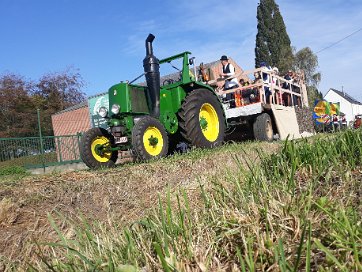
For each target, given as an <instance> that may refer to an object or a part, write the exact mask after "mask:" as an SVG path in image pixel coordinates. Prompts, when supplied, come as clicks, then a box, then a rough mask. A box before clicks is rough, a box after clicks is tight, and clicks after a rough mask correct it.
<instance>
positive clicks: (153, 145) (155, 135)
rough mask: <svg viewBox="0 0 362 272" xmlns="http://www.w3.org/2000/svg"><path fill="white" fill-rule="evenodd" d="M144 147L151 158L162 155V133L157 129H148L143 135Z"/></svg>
mask: <svg viewBox="0 0 362 272" xmlns="http://www.w3.org/2000/svg"><path fill="white" fill-rule="evenodd" d="M143 145H144V147H145V149H146V151H147V153H148V154H150V155H151V156H158V155H160V154H161V151H162V148H163V137H162V133H161V131H160V130H159V129H158V128H156V127H148V128H147V129H146V131H145V133H144V134H143Z"/></svg>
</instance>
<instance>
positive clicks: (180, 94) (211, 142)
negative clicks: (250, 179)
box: [80, 34, 226, 168]
mask: <svg viewBox="0 0 362 272" xmlns="http://www.w3.org/2000/svg"><path fill="white" fill-rule="evenodd" d="M154 38H155V36H154V35H152V34H149V35H148V37H147V39H146V57H145V59H144V60H143V67H144V73H143V74H142V75H141V76H143V75H145V78H146V82H147V86H143V85H142V84H141V85H136V84H132V82H134V81H132V82H131V83H128V82H121V83H119V84H116V85H114V86H112V87H111V88H110V89H109V91H108V96H109V112H108V110H107V109H106V108H105V107H101V108H100V109H99V111H98V114H99V115H100V117H102V118H106V120H107V125H108V129H103V128H98V127H96V128H91V129H90V130H88V131H87V132H85V133H84V134H83V136H82V139H81V148H80V151H81V152H80V153H81V157H82V160H83V161H84V163H85V164H86V165H87V166H88V167H89V168H102V167H113V166H114V165H115V163H116V161H117V158H118V152H119V151H131V152H132V154H133V155H134V156H135V157H136V158H137V159H138V160H141V161H146V160H150V159H153V158H160V157H164V156H166V155H167V154H168V153H169V147H170V145H171V146H175V144H177V143H178V142H181V141H184V142H187V143H188V144H189V145H191V146H195V147H202V148H211V147H214V146H218V145H220V144H221V143H222V142H223V140H224V136H225V127H226V121H225V114H224V110H223V107H222V105H221V103H220V101H219V99H218V97H217V96H216V94H215V93H214V91H213V89H212V88H211V87H210V86H208V85H205V84H203V83H202V82H199V81H198V80H197V77H196V73H195V76H194V75H193V74H192V72H191V68H190V66H191V65H193V68H194V72H196V70H195V64H194V61H193V60H194V59H193V58H189V55H190V54H191V53H190V52H183V53H181V54H178V55H175V56H172V57H169V58H166V59H162V60H158V59H157V58H156V57H155V56H154V55H153V47H152V42H153V40H154ZM176 59H181V60H180V61H182V69H180V72H179V74H178V76H179V78H178V80H177V81H174V80H165V81H164V82H163V84H162V85H163V86H161V84H160V65H162V64H166V63H171V61H173V60H176ZM141 76H140V77H141ZM140 77H139V78H140ZM136 80H137V79H136Z"/></svg>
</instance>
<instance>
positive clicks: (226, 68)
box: [220, 55, 239, 90]
mask: <svg viewBox="0 0 362 272" xmlns="http://www.w3.org/2000/svg"><path fill="white" fill-rule="evenodd" d="M220 61H221V64H222V69H221V72H220V76H221V77H222V78H223V79H225V86H224V90H230V89H233V88H236V87H238V86H239V85H238V80H237V78H236V77H232V76H234V75H235V67H234V65H232V64H231V63H229V59H228V57H227V56H225V55H224V56H221V58H220ZM230 77H231V78H230Z"/></svg>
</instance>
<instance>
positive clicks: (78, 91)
mask: <svg viewBox="0 0 362 272" xmlns="http://www.w3.org/2000/svg"><path fill="white" fill-rule="evenodd" d="M83 86H84V81H83V79H82V77H81V75H80V73H79V72H78V71H76V70H75V71H74V70H73V69H71V68H68V69H67V70H66V71H64V72H57V73H50V74H46V75H44V76H43V77H42V78H40V80H39V81H38V83H37V84H36V85H35V90H33V92H32V99H33V102H34V105H35V106H36V108H38V109H40V110H41V113H42V115H41V116H42V119H41V122H42V126H43V129H44V134H46V135H51V134H53V129H52V123H51V115H52V114H54V113H57V112H59V111H62V110H64V109H66V108H69V107H71V106H74V105H77V104H79V103H81V102H83V101H84V100H85V94H84V93H83V91H82V87H83Z"/></svg>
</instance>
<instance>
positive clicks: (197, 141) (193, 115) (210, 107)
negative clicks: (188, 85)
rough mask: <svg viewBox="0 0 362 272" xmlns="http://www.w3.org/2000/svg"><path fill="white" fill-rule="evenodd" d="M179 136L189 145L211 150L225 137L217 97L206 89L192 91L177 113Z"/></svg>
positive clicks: (223, 121) (220, 108)
mask: <svg viewBox="0 0 362 272" xmlns="http://www.w3.org/2000/svg"><path fill="white" fill-rule="evenodd" d="M179 117H180V128H181V135H182V136H183V137H184V138H185V139H186V141H188V142H189V143H190V144H191V145H193V146H196V147H203V148H211V147H215V146H219V145H221V143H222V142H223V141H224V137H225V117H224V114H223V109H222V106H221V103H220V102H219V100H218V99H217V97H216V96H215V95H214V94H212V93H211V91H209V90H206V89H197V90H194V91H192V92H191V93H190V94H189V95H188V96H187V97H186V98H185V101H184V102H183V104H182V108H181V111H180V112H179Z"/></svg>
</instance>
